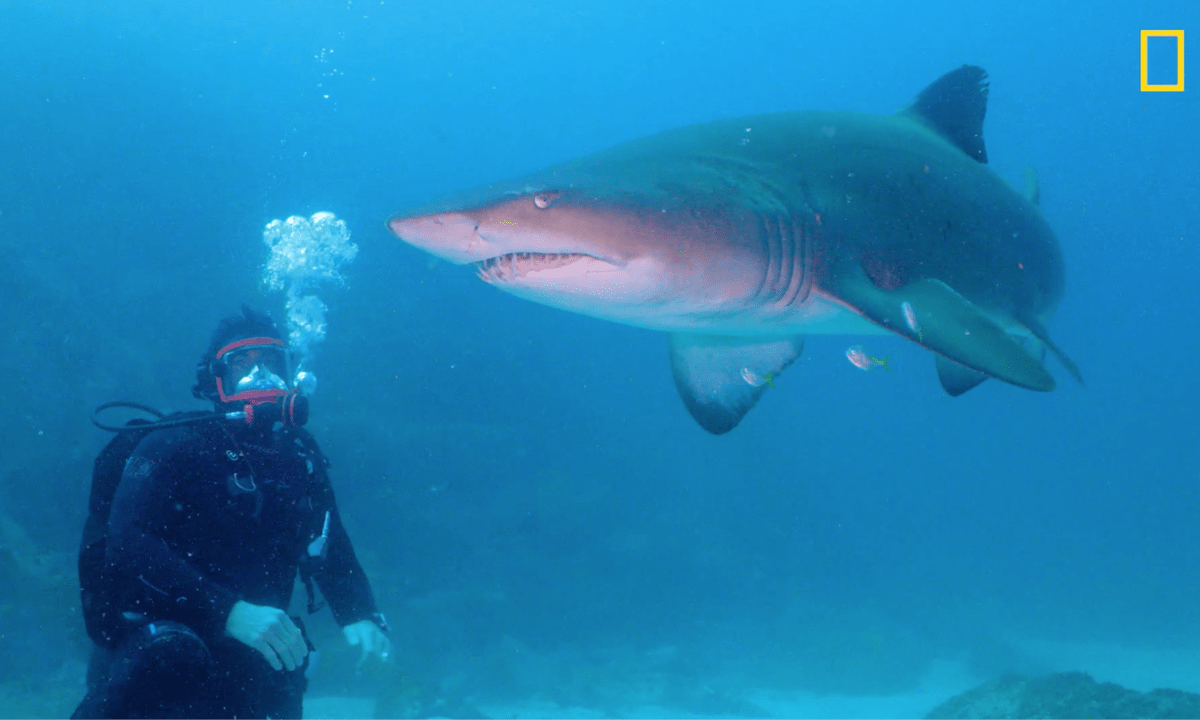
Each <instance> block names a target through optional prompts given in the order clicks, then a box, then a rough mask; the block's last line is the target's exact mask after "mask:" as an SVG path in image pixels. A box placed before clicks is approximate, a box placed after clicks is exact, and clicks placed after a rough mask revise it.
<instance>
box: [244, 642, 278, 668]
mask: <svg viewBox="0 0 1200 720" xmlns="http://www.w3.org/2000/svg"><path fill="white" fill-rule="evenodd" d="M250 647H252V648H254V649H255V650H257V651H258V652H259V653H260V654H261V655H262V656H263V657H264V658H266V659H267V662H269V663H270V664H271V667H272V668H274V669H276V670H282V669H283V663H281V662H279V656H278V655H276V654H275V651H274V650H272V649H271V646H270V645H268V644H267V643H266V641H265V640H255V641H254V642H252V643H250Z"/></svg>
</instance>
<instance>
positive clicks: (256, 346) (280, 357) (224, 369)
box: [212, 337, 290, 405]
mask: <svg viewBox="0 0 1200 720" xmlns="http://www.w3.org/2000/svg"><path fill="white" fill-rule="evenodd" d="M288 365H289V363H288V353H287V347H286V346H285V345H284V344H283V341H282V340H279V339H278V338H272V337H252V338H246V339H244V340H238V341H237V342H232V343H230V344H228V345H226V346H225V347H223V348H221V349H220V350H218V351H217V355H216V358H215V359H214V360H213V363H212V373H213V377H214V378H215V379H216V382H217V395H218V396H219V397H220V398H221V402H222V403H248V404H250V405H257V404H259V403H262V402H268V401H271V400H277V399H279V398H281V397H283V396H284V395H286V394H288V391H289V389H290V388H289V386H288V381H287V378H288V377H290V373H289V372H288V370H289V368H288Z"/></svg>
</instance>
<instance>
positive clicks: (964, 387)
mask: <svg viewBox="0 0 1200 720" xmlns="http://www.w3.org/2000/svg"><path fill="white" fill-rule="evenodd" d="M933 362H934V365H935V366H936V367H937V374H938V380H940V381H941V382H942V389H943V390H945V391H946V393H947V394H948V395H949V396H950V397H958V396H959V395H962V394H963V393H965V392H966V391H968V390H970V389H971V388H973V387H975V386H976V385H978V384H979V383H981V382H983V381H984V380H987V379H988V376H987V375H985V374H984V373H981V372H978V371H976V370H972V369H971V368H969V367H966V366H964V365H959V364H958V363H956V362H954V361H953V360H950V359H948V358H945V357H942V356H941V355H934V356H933Z"/></svg>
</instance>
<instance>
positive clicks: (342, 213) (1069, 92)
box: [0, 0, 1200, 716]
mask: <svg viewBox="0 0 1200 720" xmlns="http://www.w3.org/2000/svg"><path fill="white" fill-rule="evenodd" d="M1158 28H1161V29H1184V30H1185V31H1187V32H1194V33H1198V35H1197V37H1200V4H1197V3H1194V2H1190V1H1189V0H1176V1H1174V2H1172V1H1168V0H1150V1H1149V2H1145V3H1140V4H1135V3H1129V2H1096V3H1088V4H1084V3H1074V2H1057V1H1047V2H1016V1H1013V2H988V3H971V4H964V3H961V2H917V3H900V2H874V1H872V2H868V1H865V0H864V1H861V2H854V1H848V2H836V3H834V2H821V3H813V2H738V3H719V2H698V3H690V4H686V5H685V4H680V3H673V2H658V1H653V0H648V1H640V2H633V1H607V0H604V1H580V0H555V1H554V2H546V1H544V0H526V1H525V2H520V3H489V2H478V1H476V2H467V1H465V0H450V1H439V2H408V1H401V0H339V1H338V2H305V1H292V2H283V1H279V2H269V1H265V0H256V1H253V2H232V1H228V0H224V1H218V2H205V3H168V2H139V1H130V0H121V1H119V2H116V1H113V2H103V1H88V2H84V1H82V0H80V1H78V2H65V1H64V2H53V1H46V2H35V1H33V0H25V1H17V0H0V88H2V95H3V99H2V100H0V253H2V257H3V259H2V262H0V378H3V390H0V398H2V400H0V408H2V409H3V413H0V448H2V452H0V588H3V589H2V590H0V648H3V653H2V654H0V715H5V716H55V715H62V714H64V713H69V712H70V711H71V709H72V708H73V706H74V704H75V703H76V702H78V700H79V699H80V698H81V697H82V692H83V668H84V664H85V662H86V658H87V653H88V647H89V646H88V640H87V638H86V635H85V634H84V631H83V624H82V622H81V618H80V615H79V610H78V605H79V603H78V590H77V586H76V579H75V574H74V572H75V570H74V562H75V552H76V547H77V543H78V539H79V534H80V532H81V528H82V525H83V519H84V513H85V511H86V505H87V493H88V489H89V483H90V473H91V462H92V459H93V458H94V456H95V454H96V452H97V451H98V450H99V449H100V448H101V447H102V445H103V443H105V442H106V441H107V440H108V438H109V435H108V434H107V433H103V432H101V431H100V430H97V429H96V428H95V427H93V426H92V425H91V423H90V422H89V418H90V416H91V412H92V410H93V408H94V407H95V406H96V405H97V404H99V403H101V402H104V401H108V400H114V399H128V400H135V401H139V402H144V403H148V404H150V405H153V406H156V407H159V408H160V409H162V410H164V411H169V410H175V409H196V408H202V407H203V406H202V404H201V403H200V402H199V401H196V400H193V399H192V398H191V395H190V387H191V385H192V383H193V381H194V366H195V362H196V361H197V360H198V359H199V357H200V354H201V352H202V351H203V349H204V347H205V346H206V343H207V340H208V336H209V333H210V332H211V330H212V328H213V327H214V326H215V323H216V322H217V320H218V319H220V318H221V317H222V316H224V315H227V314H230V313H233V312H235V311H236V310H237V308H238V306H239V304H240V303H242V302H246V303H249V304H251V305H252V306H255V307H259V308H265V309H268V310H270V311H271V312H272V313H273V314H274V315H275V316H276V317H277V318H279V319H281V320H282V319H283V318H284V312H283V295H282V294H281V293H278V292H274V291H271V290H270V289H269V288H267V287H266V286H265V285H264V283H263V268H264V265H265V263H266V262H267V260H268V257H269V248H268V247H267V246H266V245H265V244H264V243H263V240H262V235H263V228H264V226H265V225H266V224H267V223H269V222H270V221H271V220H273V219H281V218H286V217H288V216H291V215H301V216H308V215H311V214H312V213H315V212H317V211H329V212H333V213H335V214H336V215H337V216H338V217H339V218H341V219H342V220H344V221H345V222H346V224H347V226H348V228H349V229H350V231H351V233H352V240H353V241H354V242H355V243H356V244H357V245H358V248H359V251H358V255H357V258H356V259H355V260H354V262H353V263H351V264H350V265H348V266H346V267H345V268H343V274H344V275H345V278H346V282H345V284H344V285H342V286H336V285H329V286H326V287H324V288H322V289H321V290H320V296H321V298H322V299H323V301H324V302H325V303H326V304H327V305H328V308H329V310H328V316H327V322H328V334H327V338H326V340H325V342H324V343H323V344H322V345H321V346H320V348H319V349H318V350H317V351H316V355H315V356H314V358H313V360H312V369H313V370H314V371H315V372H316V374H317V376H318V377H319V378H320V388H319V389H318V391H317V392H316V393H315V395H314V396H313V401H312V403H313V416H312V420H311V421H310V423H309V428H310V429H311V430H312V431H313V432H314V434H315V435H316V437H317V438H318V440H319V441H320V442H321V443H322V445H323V447H324V449H325V451H326V452H327V454H328V455H329V456H330V458H331V460H332V462H333V468H332V472H333V478H334V485H335V488H336V491H337V494H338V499H339V504H340V506H341V509H342V514H343V517H344V518H345V522H346V525H347V527H348V529H349V531H350V534H351V536H352V538H353V539H354V540H355V544H356V547H357V550H358V553H359V556H360V558H361V559H362V561H363V564H364V566H365V567H366V569H367V571H368V573H369V574H370V576H371V578H372V582H373V585H374V588H375V594H376V597H377V598H378V600H379V602H380V605H381V607H382V609H383V610H384V611H385V612H386V614H387V615H388V618H389V621H390V622H391V624H392V627H393V641H394V642H395V644H396V650H397V652H396V654H397V655H398V656H400V657H401V661H400V662H399V663H395V664H393V665H390V666H368V667H363V668H357V667H356V663H355V661H356V659H357V657H356V652H357V651H351V650H350V649H347V648H344V647H343V645H344V641H343V640H342V638H341V635H340V633H339V632H338V631H337V628H336V626H335V625H334V623H333V621H332V619H331V618H330V617H329V615H328V611H325V612H324V613H322V614H321V615H319V616H315V617H314V618H312V619H311V620H310V621H309V622H310V627H311V628H312V629H313V633H314V636H315V638H316V642H317V644H318V645H319V646H320V647H321V649H322V651H323V653H324V655H325V658H324V659H323V663H324V664H323V666H322V667H321V668H320V669H319V671H318V672H316V673H315V674H314V677H313V682H312V686H311V687H310V691H309V696H310V698H314V699H321V698H326V699H327V700H326V701H327V702H329V703H333V704H332V705H327V706H325V707H334V708H341V710H330V712H346V713H349V714H370V713H376V714H378V715H380V716H388V715H406V714H408V715H421V714H440V715H472V714H475V715H483V714H487V715H492V716H496V715H501V714H507V715H510V716H512V715H538V714H542V715H564V716H565V715H577V716H602V715H610V716H634V715H691V716H696V715H704V716H712V715H719V716H765V715H771V714H779V715H799V714H810V713H811V714H819V715H826V716H830V715H834V716H836V715H872V714H873V715H879V716H904V715H913V714H922V713H924V712H925V711H927V710H928V709H929V708H930V707H932V706H933V705H934V704H936V703H937V702H940V701H941V700H942V699H945V698H946V697H948V696H949V695H951V694H954V693H957V692H960V691H962V690H964V689H966V688H968V687H970V686H972V685H974V684H976V683H977V682H980V681H982V680H985V679H989V678H993V677H996V676H998V675H1000V674H1002V673H1005V672H1010V671H1013V672H1029V673H1036V672H1045V671H1052V670H1082V671H1087V672H1091V673H1092V674H1093V675H1095V676H1096V677H1097V678H1098V679H1102V680H1113V681H1116V682H1120V683H1122V684H1124V685H1126V686H1129V687H1133V688H1137V689H1143V690H1148V689H1150V688H1152V687H1159V686H1170V687H1176V688H1180V689H1184V690H1190V691H1200V602H1197V598H1198V597H1200V488H1198V485H1200V470H1198V469H1197V468H1198V463H1200V442H1198V440H1200V431H1198V430H1200V420H1198V419H1197V413H1196V408H1197V407H1198V406H1200V380H1198V377H1200V372H1198V370H1197V362H1198V361H1200V321H1198V320H1197V315H1198V313H1200V291H1198V290H1197V268H1198V267H1200V251H1198V249H1197V248H1198V241H1200V236H1198V235H1197V228H1196V226H1197V221H1198V220H1200V201H1198V199H1197V198H1200V171H1198V170H1197V168H1198V166H1200V133H1198V132H1197V127H1198V123H1200V101H1198V100H1197V98H1198V97H1200V96H1198V95H1197V91H1196V90H1187V91H1184V92H1140V91H1139V31H1140V30H1142V29H1158ZM1149 50H1150V53H1149V60H1150V65H1149V67H1150V69H1151V77H1150V81H1151V82H1158V83H1171V82H1174V80H1175V77H1174V71H1173V69H1172V68H1173V64H1174V61H1175V57H1176V55H1175V53H1176V48H1175V47H1174V46H1173V45H1170V44H1168V43H1163V42H1159V41H1157V40H1155V41H1153V42H1151V44H1150V46H1149ZM963 63H971V64H976V65H980V66H982V67H984V68H985V69H986V70H987V71H988V73H989V75H990V78H991V95H990V101H989V105H990V107H989V111H988V115H987V121H986V123H985V137H986V141H987V145H988V155H989V157H990V160H991V166H992V167H993V169H994V170H995V171H996V172H998V173H999V174H1001V175H1002V176H1004V177H1005V178H1007V179H1008V180H1010V181H1011V182H1012V183H1013V184H1014V185H1015V186H1017V187H1020V185H1021V182H1022V177H1023V173H1024V171H1025V168H1027V167H1034V168H1036V169H1037V172H1038V174H1039V175H1040V178H1041V188H1042V206H1043V209H1044V211H1045V214H1046V216H1047V218H1048V219H1049V221H1050V223H1051V225H1052V226H1053V227H1054V228H1055V230H1056V232H1057V233H1058V237H1059V240H1060V243H1061V245H1062V248H1063V253H1064V256H1065V259H1066V267H1067V290H1066V295H1065V299H1064V300H1063V302H1062V303H1061V305H1060V307H1059V309H1058V311H1057V313H1056V315H1055V317H1054V319H1053V321H1052V322H1051V324H1050V330H1051V332H1052V333H1053V336H1054V338H1055V340H1056V342H1057V343H1058V344H1059V345H1060V346H1061V347H1062V348H1064V349H1065V350H1066V352H1067V353H1068V354H1070V355H1071V356H1072V357H1073V359H1074V360H1075V361H1076V362H1077V363H1078V364H1079V365H1080V367H1081V369H1082V371H1083V374H1084V377H1085V379H1086V383H1087V384H1086V387H1083V386H1080V385H1079V384H1077V383H1074V382H1073V381H1072V380H1070V378H1069V377H1068V376H1067V374H1066V373H1065V372H1064V371H1063V370H1062V368H1061V366H1059V365H1057V364H1055V363H1054V362H1053V360H1051V361H1049V367H1050V369H1051V372H1052V373H1054V374H1055V376H1056V377H1057V379H1058V380H1059V386H1058V389H1057V390H1056V391H1055V392H1053V393H1049V394H1040V393H1033V392H1027V391H1023V390H1020V389H1017V388H1015V387H1012V386H1009V385H1006V384H1004V383H1001V382H989V383H984V384H983V385H982V386H980V387H979V388H978V389H976V390H974V391H972V392H970V393H968V394H967V395H964V396H963V397H960V398H956V399H952V398H950V397H948V396H947V395H946V394H945V393H944V392H943V391H942V389H941V387H940V386H939V384H938V382H937V379H936V375H935V373H934V371H933V363H932V362H931V361H930V358H929V357H928V355H929V354H928V353H927V352H926V351H924V350H922V349H921V348H919V347H917V346H916V345H914V344H912V343H908V342H905V341H903V340H902V339H900V338H898V337H890V336H889V337H883V336H872V337H870V338H865V339H864V338H849V337H838V336H813V337H811V338H810V339H809V342H808V345H807V347H806V350H805V353H804V355H803V357H802V358H801V359H800V360H799V361H797V363H796V364H795V365H794V366H793V367H792V368H791V369H789V370H788V371H787V372H786V373H784V374H783V375H782V376H781V377H780V378H778V379H777V380H776V388H775V389H774V390H771V391H770V392H768V393H767V394H766V395H765V396H764V398H763V400H762V401H761V402H760V403H759V405H758V406H757V408H756V409H755V411H754V412H752V413H750V414H749V415H748V416H747V418H746V419H745V420H744V421H743V422H742V423H741V425H740V426H739V427H738V428H737V429H736V430H734V431H733V432H732V433H730V434H728V435H725V436H720V437H715V436H711V435H709V434H708V433H706V432H704V431H703V430H701V429H700V428H699V427H698V426H697V424H696V423H695V422H694V421H693V420H692V419H691V418H690V417H689V416H688V414H687V412H686V410H685V409H684V407H683V404H682V403H681V402H680V400H679V398H678V396H677V394H676V391H675V388H674V386H673V382H672V379H671V375H670V370H669V367H668V363H667V352H666V342H665V339H664V338H663V336H662V335H661V334H659V333H656V332H650V331H645V330H639V329H635V328H630V327H626V326H621V325H616V324H612V323H606V322H602V321H599V320H594V319H590V318H587V317H584V316H581V315H576V314H569V313H566V312H562V311H558V310H553V309H550V308H546V307H543V306H540V305H537V304H533V303H529V302H526V301H522V300H519V299H517V298H515V297H512V296H509V295H506V294H503V293H499V292H497V291H496V290H495V289H494V288H492V287H489V286H487V285H485V284H483V283H481V282H479V281H478V279H476V278H475V277H474V275H473V273H472V272H471V270H470V269H469V268H463V267H456V266H452V265H450V264H449V263H446V262H442V261H438V260H435V259H432V258H431V257H429V256H427V255H426V254H424V253H422V252H420V251H419V250H416V249H414V248H411V247H409V246H406V245H404V244H403V243H402V242H400V241H398V240H397V239H396V238H394V237H393V236H392V235H391V234H390V233H389V232H388V231H387V230H386V229H385V227H384V221H385V220H386V219H387V218H388V217H389V216H390V215H392V214H393V213H396V212H398V211H400V210H402V209H404V208H407V207H410V206H412V205H415V204H417V203H420V202H424V201H427V200H431V199H435V198H437V197H438V196H441V195H444V194H448V193H451V192H455V191H458V190H463V189H467V188H470V187H474V186H477V185H481V184H484V183H487V182H490V181H495V180H500V179H504V178H510V177H516V176H519V175H521V174H524V173H527V172H531V171H534V170H537V169H539V168H541V167H543V166H546V165H548V164H551V163H555V162H559V161H563V160H567V159H570V158H573V157H576V156H580V155H584V154H587V153H590V152H593V151H597V150H600V149H603V148H606V147H608V146H610V145H613V144H615V143H618V142H621V141H624V140H628V139H632V138H636V137H640V136H643V135H647V134H651V133H654V132H657V131H660V130H665V129H669V128H673V127H677V126H681V125H687V124H691V123H699V122H706V121H710V120H716V119H720V118H726V117H735V116H740V115H753V114H759V113H768V112H777V111H788V110H807V109H830V110H858V111H866V112H877V113H889V112H893V111H895V110H898V109H900V108H901V107H903V106H904V105H906V104H907V103H908V102H910V101H911V99H912V98H913V97H914V96H915V95H916V94H917V93H918V92H919V91H920V90H921V89H922V88H924V87H925V86H926V85H927V84H928V83H929V82H931V81H933V80H934V79H936V78H937V77H939V76H940V75H942V74H943V73H945V72H947V71H949V70H951V69H953V68H955V67H958V66H959V65H961V64H963ZM1193 66H1194V63H1193ZM858 342H862V343H863V344H864V345H866V346H867V348H868V350H870V351H871V352H872V354H875V355H877V356H883V355H887V356H888V357H889V358H890V365H891V372H871V373H863V372H861V371H860V370H859V369H858V368H855V367H854V366H852V365H851V364H850V363H848V362H847V361H846V358H845V356H844V352H845V349H846V347H848V346H849V345H851V344H854V343H858ZM337 699H341V700H342V701H344V704H342V705H337V704H336V700H337ZM346 703H348V704H346ZM355 703H357V704H355ZM789 703H791V704H789ZM347 708H348V709H347Z"/></svg>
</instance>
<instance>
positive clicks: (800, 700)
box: [305, 638, 1200, 718]
mask: <svg viewBox="0 0 1200 720" xmlns="http://www.w3.org/2000/svg"><path fill="white" fill-rule="evenodd" d="M1017 642H1018V643H1019V645H1020V646H1021V649H1022V650H1025V651H1026V652H1028V653H1029V655H1030V656H1031V657H1032V658H1034V659H1035V660H1037V661H1039V662H1041V663H1044V664H1045V666H1046V667H1048V668H1050V669H1051V670H1054V671H1082V672H1087V673H1089V674H1090V675H1092V676H1093V677H1094V678H1095V679H1096V680H1098V681H1101V682H1115V683H1117V684H1119V685H1122V686H1124V687H1127V688H1130V689H1132V690H1138V691H1143V692H1146V691H1150V690H1153V689H1155V688H1160V687H1171V688H1176V689H1180V690H1186V691H1189V692H1200V648H1198V649H1196V650H1194V651H1193V650H1176V651H1163V650H1147V649H1141V648H1136V647H1120V646H1112V645H1088V644H1078V643H1058V642H1046V641H1039V640H1034V639H1028V638H1026V639H1023V640H1019V641H1017ZM991 679H993V678H990V677H980V676H974V675H972V674H971V672H970V671H968V670H967V668H965V667H964V666H963V665H962V664H960V663H957V662H951V661H935V662H934V663H932V664H931V667H930V669H929V671H928V672H927V673H926V675H925V677H924V678H923V679H922V681H921V683H920V686H919V687H918V688H916V689H914V690H913V691H911V692H906V693H900V694H895V695H878V696H870V695H859V696H852V695H836V694H823V695H819V694H814V693H811V692H794V693H784V692H778V691H761V690H755V689H752V688H747V689H746V691H745V694H744V696H743V699H744V700H747V701H749V702H751V703H753V704H755V705H757V706H758V707H761V708H763V709H764V710H766V711H767V712H769V713H770V716H771V717H779V718H910V717H924V716H925V715H926V713H928V712H929V711H930V710H932V709H933V708H934V707H936V706H937V705H938V704H940V703H942V702H943V701H945V700H947V699H949V698H951V697H953V696H954V695H957V694H958V693H961V692H963V691H965V690H968V689H970V688H972V687H975V686H976V685H979V684H980V683H983V682H985V681H987V680H991ZM478 707H479V709H480V710H481V711H483V712H484V713H485V714H486V715H487V716H488V717H492V718H539V717H561V718H603V717H612V715H609V714H606V713H605V712H604V711H603V710H601V709H599V708H592V707H584V706H575V705H566V706H564V705H560V704H558V703H556V702H553V701H549V700H545V699H541V698H536V697H534V698H530V699H529V700H528V701H526V702H521V703H515V702H509V703H498V704H490V703H487V702H480V703H478ZM374 711H375V705H374V702H373V701H372V700H371V699H368V698H351V697H332V696H312V697H309V698H307V699H306V701H305V716H306V717H309V718H337V717H372V716H373V713H374ZM622 717H629V718H662V717H681V718H695V717H703V716H700V715H695V714H691V713H688V712H682V711H680V709H678V708H672V707H666V706H662V705H643V706H638V707H634V708H632V709H630V710H629V711H627V712H626V713H623V714H622Z"/></svg>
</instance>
